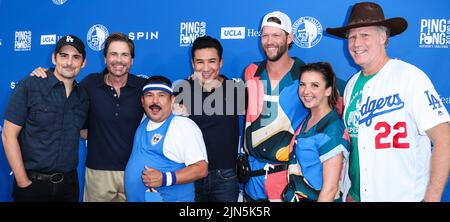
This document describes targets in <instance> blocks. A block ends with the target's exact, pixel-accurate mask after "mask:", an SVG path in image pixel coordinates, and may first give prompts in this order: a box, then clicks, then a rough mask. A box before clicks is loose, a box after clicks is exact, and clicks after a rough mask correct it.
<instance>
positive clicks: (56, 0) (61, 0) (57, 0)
mask: <svg viewBox="0 0 450 222" xmlns="http://www.w3.org/2000/svg"><path fill="white" fill-rule="evenodd" d="M52 2H53V4H55V5H62V4H64V3H66V2H67V0H52Z"/></svg>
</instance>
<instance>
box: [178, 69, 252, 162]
mask: <svg viewBox="0 0 450 222" xmlns="http://www.w3.org/2000/svg"><path fill="white" fill-rule="evenodd" d="M222 77H223V78H224V82H223V84H222V86H221V87H218V88H216V89H213V90H212V91H211V92H207V91H205V92H203V89H202V87H201V86H200V84H199V83H198V82H197V81H198V80H188V81H184V83H182V84H183V86H184V87H181V88H179V91H177V90H175V91H176V92H175V95H176V96H177V101H178V102H179V103H181V104H184V105H185V106H186V107H187V109H188V111H189V113H190V114H191V115H190V116H189V118H190V119H192V120H193V121H194V122H195V123H196V124H197V125H198V127H199V128H200V129H201V131H202V134H203V139H204V141H205V145H206V151H207V154H208V162H209V164H208V165H209V166H208V168H209V169H230V168H235V164H236V157H237V152H238V146H239V116H238V111H239V109H244V107H243V106H242V105H239V102H242V101H243V100H244V99H245V96H243V95H241V94H242V93H240V94H238V93H237V92H238V90H241V92H243V93H245V88H244V85H243V84H238V83H236V82H235V81H233V80H229V79H227V78H226V77H225V76H222ZM180 85H181V84H180V83H179V84H177V86H176V87H175V89H177V88H178V87H179V86H180ZM188 92H190V93H188ZM238 99H240V100H238ZM241 100H242V101H241ZM242 104H243V103H242ZM238 105H239V106H238Z"/></svg>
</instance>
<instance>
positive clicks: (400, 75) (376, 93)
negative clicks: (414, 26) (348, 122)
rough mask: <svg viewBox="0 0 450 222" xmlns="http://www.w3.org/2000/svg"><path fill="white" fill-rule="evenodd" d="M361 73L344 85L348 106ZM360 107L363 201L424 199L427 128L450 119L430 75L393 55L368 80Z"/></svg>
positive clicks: (428, 144)
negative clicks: (392, 57) (395, 58)
mask: <svg viewBox="0 0 450 222" xmlns="http://www.w3.org/2000/svg"><path fill="white" fill-rule="evenodd" d="M358 75H359V72H358V73H357V74H356V75H354V76H353V77H352V78H351V79H350V81H349V82H348V84H347V86H346V88H345V92H344V104H345V107H346V109H347V107H348V105H349V104H348V103H349V100H350V96H351V94H352V92H353V87H354V85H355V83H356V80H357V79H358ZM359 107H360V108H359V111H360V113H359V114H360V116H359V121H358V123H359V126H358V152H359V169H360V195H361V196H360V197H361V201H363V202H365V201H421V200H422V199H423V198H424V196H425V191H426V188H427V185H428V180H429V175H430V157H431V142H430V139H429V138H428V137H427V135H426V133H425V131H426V130H428V129H430V128H432V127H434V126H436V125H438V124H440V123H443V122H449V121H450V117H449V115H448V112H447V110H446V109H445V107H444V105H443V104H442V102H441V101H440V99H439V95H438V94H437V93H436V90H435V89H434V86H433V84H432V83H431V81H430V79H429V78H428V77H427V76H426V74H425V73H423V72H422V71H421V70H420V69H418V68H417V67H415V66H413V65H411V64H408V63H406V62H403V61H400V60H394V59H391V60H390V61H388V62H387V63H386V64H385V66H384V67H383V68H382V69H381V70H380V71H379V72H378V74H376V76H374V77H373V78H372V79H370V80H369V81H368V82H367V83H366V84H365V85H364V88H363V90H362V99H361V104H360V106H359ZM344 113H347V110H345V111H344Z"/></svg>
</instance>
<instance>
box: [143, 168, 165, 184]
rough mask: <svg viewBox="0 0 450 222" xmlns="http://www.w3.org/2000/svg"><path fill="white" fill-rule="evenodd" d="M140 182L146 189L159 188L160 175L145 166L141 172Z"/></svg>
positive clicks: (160, 182) (158, 172)
mask: <svg viewBox="0 0 450 222" xmlns="http://www.w3.org/2000/svg"><path fill="white" fill-rule="evenodd" d="M142 182H143V183H144V185H145V186H146V187H160V186H161V185H162V173H161V172H160V171H158V170H155V169H153V168H150V167H148V166H145V167H144V171H142Z"/></svg>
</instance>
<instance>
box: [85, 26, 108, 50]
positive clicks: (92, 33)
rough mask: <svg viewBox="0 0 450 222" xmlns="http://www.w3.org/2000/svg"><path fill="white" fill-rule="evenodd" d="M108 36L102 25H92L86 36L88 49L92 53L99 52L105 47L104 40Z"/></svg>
mask: <svg viewBox="0 0 450 222" xmlns="http://www.w3.org/2000/svg"><path fill="white" fill-rule="evenodd" d="M108 36H109V32H108V29H107V28H106V27H105V26H104V25H101V24H95V25H93V26H92V27H91V28H90V29H89V31H88V33H87V36H86V38H87V43H88V45H89V48H91V49H92V50H94V51H101V50H102V49H103V48H104V47H105V40H106V38H107V37H108Z"/></svg>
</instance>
